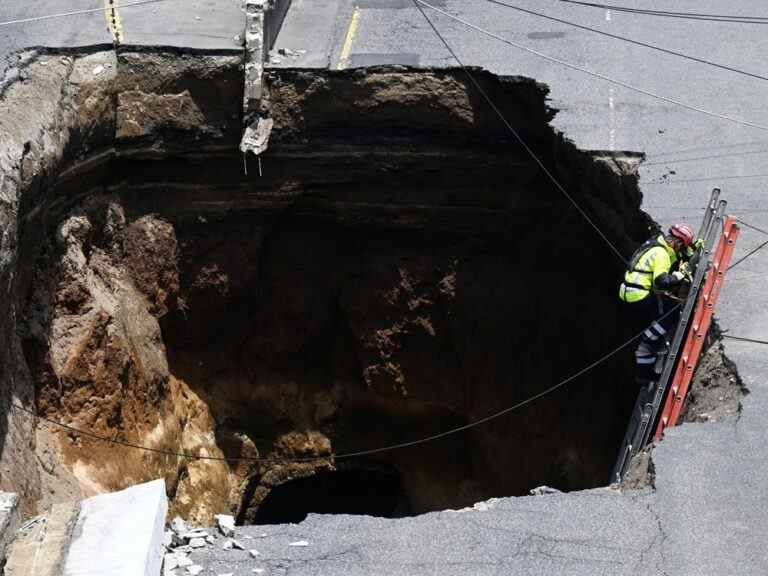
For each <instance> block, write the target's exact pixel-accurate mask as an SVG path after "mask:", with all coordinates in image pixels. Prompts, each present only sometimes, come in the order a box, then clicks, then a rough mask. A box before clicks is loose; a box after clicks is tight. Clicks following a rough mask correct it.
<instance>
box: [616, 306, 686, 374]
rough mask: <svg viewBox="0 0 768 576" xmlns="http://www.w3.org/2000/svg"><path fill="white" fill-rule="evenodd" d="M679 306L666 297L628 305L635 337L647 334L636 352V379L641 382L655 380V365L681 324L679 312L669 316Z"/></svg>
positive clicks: (628, 313) (626, 307)
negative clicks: (658, 355) (667, 342)
mask: <svg viewBox="0 0 768 576" xmlns="http://www.w3.org/2000/svg"><path fill="white" fill-rule="evenodd" d="M674 305H675V302H674V301H673V300H671V299H669V298H665V297H663V296H661V297H660V296H657V295H656V294H650V295H649V296H647V297H646V298H644V299H642V300H640V302H634V303H632V304H628V303H625V304H624V306H625V309H626V310H627V315H628V316H629V318H630V322H631V323H632V324H633V334H637V333H639V332H640V331H641V330H643V336H642V338H641V339H640V343H639V344H638V345H637V348H636V349H635V364H636V367H637V371H636V377H637V379H638V380H654V379H655V374H654V371H653V365H654V364H655V362H656V354H657V353H658V352H659V351H660V350H662V349H663V348H664V343H665V342H666V340H668V339H669V338H671V337H672V334H671V331H672V330H673V328H674V327H675V325H676V324H677V319H678V316H679V314H678V312H677V311H675V312H673V313H672V314H668V315H667V316H666V317H664V318H662V316H664V314H666V313H667V312H669V311H670V310H671V309H672V308H673V307H674Z"/></svg>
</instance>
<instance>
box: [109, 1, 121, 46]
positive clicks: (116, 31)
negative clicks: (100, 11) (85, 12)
mask: <svg viewBox="0 0 768 576" xmlns="http://www.w3.org/2000/svg"><path fill="white" fill-rule="evenodd" d="M104 15H105V17H106V19H107V28H108V29H109V32H110V34H112V38H113V39H114V41H115V42H116V43H118V44H120V43H122V42H123V41H124V40H125V38H124V36H123V23H122V20H121V19H120V14H119V12H118V11H117V0H104Z"/></svg>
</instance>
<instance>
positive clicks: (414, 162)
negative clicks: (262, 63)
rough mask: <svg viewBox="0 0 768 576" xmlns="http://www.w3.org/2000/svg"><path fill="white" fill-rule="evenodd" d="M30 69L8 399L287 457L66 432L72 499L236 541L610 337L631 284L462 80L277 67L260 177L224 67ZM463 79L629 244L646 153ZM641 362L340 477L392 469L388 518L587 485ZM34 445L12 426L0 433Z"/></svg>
mask: <svg viewBox="0 0 768 576" xmlns="http://www.w3.org/2000/svg"><path fill="white" fill-rule="evenodd" d="M41 58H42V60H41V61H40V62H39V63H37V64H32V65H30V68H29V70H28V78H29V81H28V82H25V83H22V84H20V85H14V86H12V87H11V88H9V90H8V92H7V94H6V97H5V99H4V100H3V101H2V105H3V106H5V107H6V108H8V107H11V106H13V105H15V106H16V109H17V112H18V110H19V109H20V110H25V111H28V112H29V115H25V114H19V115H17V116H14V117H15V118H20V120H19V121H18V123H17V124H18V125H14V126H10V127H9V126H0V128H2V135H3V136H4V138H5V140H6V141H7V143H6V144H5V145H6V146H7V147H8V150H10V151H9V152H8V155H9V157H11V158H13V159H14V161H13V162H10V164H9V173H13V174H14V179H10V178H9V180H8V182H12V183H13V186H14V188H13V192H14V202H15V204H13V209H12V210H11V209H8V210H6V209H5V208H4V205H1V204H0V219H4V220H3V221H4V222H5V221H6V220H7V221H8V222H9V223H12V225H13V227H14V228H13V229H14V234H15V236H14V238H15V240H14V244H12V245H11V244H5V243H4V244H2V245H0V263H2V265H3V267H0V275H2V277H1V278H0V279H4V283H3V284H2V289H3V290H9V291H10V292H9V294H11V293H12V294H13V295H14V297H13V299H12V300H13V308H12V312H11V309H10V308H8V309H6V308H2V309H0V344H3V343H7V344H8V346H7V347H3V348H2V350H3V351H4V352H3V353H4V354H6V362H5V363H4V364H2V366H4V368H3V370H5V372H7V373H9V374H12V375H13V377H14V378H15V381H16V382H17V388H18V391H17V392H14V394H17V396H16V397H17V398H20V399H21V400H20V401H21V402H23V403H24V404H25V405H28V406H35V407H36V408H37V409H38V410H39V411H40V412H41V413H42V414H44V415H46V416H49V417H51V418H54V419H56V420H59V421H62V422H65V423H67V424H70V425H72V426H75V427H77V428H83V429H88V430H90V431H93V432H95V433H98V434H100V435H103V436H106V437H110V438H118V439H120V440H124V441H128V442H134V443H138V444H142V445H146V446H150V447H154V448H159V449H163V450H170V451H185V452H187V453H192V454H196V455H200V456H212V457H215V458H220V457H222V456H226V457H228V458H246V459H248V458H255V457H269V458H276V459H278V462H273V463H266V464H255V463H253V462H248V461H239V462H229V463H224V462H221V461H218V460H189V459H183V458H179V457H176V456H164V455H160V454H153V453H145V452H140V451H136V450H130V449H127V448H120V447H116V446H114V445H109V444H104V443H100V442H96V441H93V440H89V439H86V438H82V437H79V436H78V435H76V434H74V433H67V432H62V431H59V432H56V434H57V436H58V440H59V446H58V450H59V453H60V458H61V459H62V464H63V465H64V466H65V467H66V470H67V474H66V479H63V480H62V483H64V484H66V485H67V486H70V487H74V486H75V484H76V487H77V489H79V490H82V491H83V492H84V493H87V492H88V491H98V490H112V489H117V488H121V487H124V486H126V485H128V484H131V483H135V482H140V481H143V480H147V479H150V478H153V477H157V476H162V477H165V479H166V481H167V486H168V490H169V495H170V496H171V497H172V501H173V511H172V512H176V513H181V514H183V515H185V516H187V517H188V518H190V519H192V520H193V521H195V522H198V523H207V522H209V521H210V520H211V516H212V514H213V513H216V512H226V511H230V512H232V513H236V514H237V515H238V516H239V517H240V518H241V520H244V521H249V520H253V519H254V518H255V517H256V515H257V513H258V506H259V504H260V503H261V502H263V501H264V500H265V499H266V498H267V497H268V496H269V494H270V493H271V491H272V490H273V489H274V488H275V487H278V486H282V485H284V484H287V483H289V482H291V481H292V480H296V479H299V478H305V477H309V476H312V475H315V474H317V475H318V477H320V476H322V477H325V476H323V474H325V473H326V472H332V471H334V470H336V469H337V468H339V467H340V465H339V463H338V462H334V461H333V459H332V458H331V457H330V455H331V453H334V452H335V453H338V452H346V451H355V450H359V449H366V448H371V447H379V446H383V445H388V444H394V443H398V442H403V441H408V440H411V439H414V438H419V437H423V436H428V435H431V434H436V433H439V432H442V431H444V430H446V429H448V428H452V427H456V426H460V425H463V424H466V423H467V422H470V421H473V420H476V419H478V418H481V417H483V416H485V415H487V414H489V413H492V412H495V411H497V410H498V409H500V408H502V407H505V406H510V405H512V404H515V403H517V402H519V401H520V400H523V399H525V398H528V397H530V396H532V395H535V394H536V393H538V392H540V391H542V390H543V389H545V388H547V387H549V386H552V385H553V384H555V383H556V382H558V381H560V380H561V379H563V378H565V377H567V376H569V375H570V374H572V373H574V372H576V371H577V370H580V369H582V368H583V367H584V366H585V365H586V364H588V363H589V362H591V361H594V360H595V359H597V358H599V357H600V356H601V355H602V354H604V353H605V351H606V350H609V349H612V348H613V347H615V346H616V345H618V344H619V343H621V342H623V341H624V340H626V338H627V336H628V335H627V334H625V333H624V332H623V330H622V328H621V326H622V323H621V322H619V321H618V315H619V313H620V312H619V308H618V302H617V300H616V298H615V286H616V280H617V278H618V277H619V275H620V273H621V267H622V266H621V263H619V262H617V261H616V259H615V258H614V257H613V255H612V254H611V253H610V251H609V250H608V249H607V248H606V247H605V245H604V244H603V243H602V241H601V239H600V238H599V237H598V236H596V235H595V233H594V231H593V230H592V229H591V228H590V227H589V226H588V225H587V224H585V223H584V221H583V219H582V218H581V217H580V216H579V214H578V213H576V212H575V211H574V210H573V208H572V206H571V205H570V204H569V203H568V202H567V201H566V200H565V199H564V198H563V197H562V195H561V194H559V193H558V192H557V190H555V189H553V187H552V185H551V183H550V182H549V181H548V179H547V178H546V176H545V175H544V174H543V173H542V171H541V170H540V169H539V168H538V167H537V166H536V165H535V164H534V163H533V162H532V161H531V160H530V158H529V157H528V156H527V155H526V153H525V152H524V151H523V150H522V149H521V148H520V147H519V145H518V144H517V143H516V142H515V141H514V140H513V139H511V138H510V137H509V135H508V134H507V133H506V132H505V130H504V128H503V127H502V126H500V125H499V123H498V121H497V120H496V118H495V117H494V115H493V113H492V112H491V111H490V110H488V108H487V106H486V105H485V104H484V102H483V101H482V99H481V98H480V97H479V95H478V93H477V91H476V90H475V89H474V88H472V86H471V85H468V84H467V81H466V79H465V77H464V76H463V75H462V74H461V72H460V71H456V70H426V71H424V70H422V71H411V70H405V69H396V70H393V69H386V68H384V69H374V70H369V71H367V72H361V71H345V72H331V71H317V72H311V73H310V72H306V71H296V70H283V71H273V72H270V75H269V76H268V78H267V85H266V86H265V93H266V98H265V101H264V106H265V108H264V113H266V114H269V115H270V116H271V117H272V118H273V120H274V121H275V129H274V133H273V136H272V140H271V143H270V149H269V151H268V152H267V153H266V154H265V155H264V156H263V157H262V166H263V176H261V177H259V176H258V175H257V174H258V170H257V169H256V167H255V165H253V160H252V159H251V162H252V165H251V170H250V176H246V175H245V174H244V171H243V159H242V157H241V156H240V155H239V154H238V153H237V152H236V146H237V142H238V140H239V136H240V129H241V127H240V118H239V113H238V111H239V110H240V105H241V96H242V94H241V82H242V74H241V71H240V70H239V64H240V62H239V57H232V56H219V57H216V56H198V57H192V56H187V55H181V56H180V55H178V54H150V53H131V52H121V53H120V56H119V58H117V59H116V58H115V56H114V54H111V53H110V54H106V53H101V54H91V55H86V56H75V57H71V58H67V59H62V58H61V57H60V56H58V55H57V56H43V57H41ZM102 61H109V62H110V63H111V64H112V66H111V67H110V68H108V69H107V70H108V71H105V72H104V73H103V74H101V75H99V76H98V77H94V76H93V75H92V74H91V72H90V71H91V70H93V67H94V66H95V65H96V64H98V63H101V62H102ZM477 78H478V79H479V81H480V82H481V84H482V85H483V87H484V90H486V92H488V93H489V94H490V95H491V97H492V98H493V99H494V101H496V102H499V103H500V106H501V107H502V110H503V112H504V113H505V115H506V116H507V117H508V118H509V119H510V121H511V122H513V123H514V124H515V125H516V126H517V127H518V128H519V130H520V131H521V132H522V133H523V135H524V137H525V138H526V140H527V142H529V143H530V145H532V146H533V147H534V149H535V150H536V152H537V154H538V155H539V156H540V157H541V158H542V159H543V161H544V162H545V163H546V165H547V167H548V169H549V170H550V171H552V172H553V173H555V174H556V175H557V177H558V179H559V180H560V182H562V183H563V185H565V187H566V188H568V190H569V191H570V192H571V193H572V194H574V195H575V197H576V198H577V199H578V201H579V202H580V204H581V205H582V206H584V207H585V209H587V210H588V211H589V212H590V214H591V216H592V217H593V218H594V219H595V220H596V221H597V222H598V224H599V226H600V228H601V229H602V230H603V231H605V233H606V234H608V236H609V237H610V238H611V240H612V241H613V242H614V243H615V244H616V245H618V246H619V247H620V248H621V249H622V250H624V252H625V253H628V252H629V251H630V247H631V246H633V245H635V244H636V243H637V242H638V241H639V240H640V239H642V238H644V237H645V236H646V235H647V233H648V220H647V218H646V216H645V215H644V214H642V213H641V212H640V211H639V209H638V207H639V205H640V199H641V198H640V193H639V191H638V190H637V176H636V173H635V168H636V165H637V160H638V158H639V157H638V155H632V154H608V153H586V152H583V151H579V150H577V149H576V148H575V147H574V146H573V145H572V144H571V143H569V142H568V141H566V140H564V139H563V137H562V136H561V135H560V134H557V133H556V132H555V131H554V130H552V128H551V127H550V126H549V124H548V122H549V120H550V119H551V118H552V116H553V115H554V111H553V110H551V109H550V108H548V107H547V105H546V88H545V87H543V86H541V85H538V84H536V83H535V82H533V81H531V80H527V79H522V78H498V77H496V76H493V75H491V74H488V73H485V72H482V71H478V72H477ZM8 114H9V112H6V111H4V112H3V117H6V116H8ZM43 119H47V120H43ZM372 119H373V120H372ZM41 122H42V123H43V124H42V125H41V124H40V123H41ZM45 122H47V123H45ZM0 141H3V140H2V139H0ZM1 158H4V157H0V159H1ZM14 162H15V163H14ZM11 167H13V168H12V169H11ZM4 182H5V181H4ZM9 185H10V184H9ZM596 258H597V259H599V260H600V261H602V262H604V263H605V265H604V266H601V267H599V268H598V269H596V270H595V271H594V272H593V273H590V274H588V275H585V274H584V268H583V262H585V261H594V260H595V259H596ZM564 278H565V279H567V283H566V285H565V286H564V285H563V279H564ZM11 279H12V281H11ZM6 286H10V288H6ZM564 291H565V292H567V297H565V296H564V294H565V292H564ZM3 302H5V300H3V299H0V303H2V305H3V306H10V304H5V303H3ZM631 369H632V356H631V353H630V352H628V353H627V354H626V355H625V356H620V357H619V356H617V357H615V358H612V359H611V360H610V361H609V362H606V363H605V364H603V365H601V367H600V368H599V369H597V370H594V371H592V372H590V373H589V374H588V375H585V376H584V377H581V378H579V379H578V380H576V381H574V382H572V383H571V384H569V386H567V387H565V388H563V389H562V390H560V391H558V392H557V393H555V394H552V395H550V396H548V397H547V398H546V401H539V402H536V403H532V404H530V405H528V406H526V407H525V408H524V409H521V410H518V411H516V412H514V413H512V414H511V415H509V416H507V417H505V418H501V419H497V420H494V421H493V422H490V423H488V424H486V425H483V426H482V427H477V428H473V429H471V430H470V431H468V432H466V433H463V434H457V435H453V436H448V437H445V438H443V439H441V440H439V441H436V442H433V443H430V444H427V445H424V446H421V447H417V448H409V449H404V450H398V451H392V452H385V453H381V454H378V455H376V456H375V457H372V458H364V459H363V458H359V459H352V460H350V461H347V462H346V463H345V464H344V466H345V472H350V471H354V470H355V469H359V470H365V471H366V473H368V472H371V471H386V473H387V474H396V475H397V476H398V485H399V486H401V487H402V490H403V491H404V492H405V493H406V495H407V498H403V499H400V500H399V502H398V503H397V506H398V510H399V513H415V512H423V511H428V510H435V509H439V508H444V507H452V508H461V507H463V506H466V505H469V504H472V503H473V502H475V501H477V500H480V499H484V498H489V497H492V496H501V495H514V494H527V493H528V490H529V489H530V488H531V487H532V486H540V485H548V486H553V487H556V488H560V489H578V488H586V487H592V486H598V485H602V484H603V483H604V482H605V479H606V478H607V477H608V473H609V470H610V468H611V466H612V465H613V460H614V458H615V454H616V450H617V449H618V443H619V440H620V438H621V435H622V434H623V432H624V425H625V423H626V417H627V414H628V412H629V410H630V408H631V404H632V402H633V401H634V398H631V397H630V387H628V386H627V381H628V380H631V376H630V377H628V376H627V375H628V374H631ZM8 401H9V398H8V397H5V396H4V397H3V398H2V402H3V408H4V409H5V408H6V407H7V404H8ZM31 426H32V424H31V423H30V422H26V421H25V422H24V423H18V424H17V423H13V422H12V423H11V425H9V426H6V429H3V438H2V442H3V443H6V444H8V443H10V442H11V441H12V440H13V439H14V438H16V439H18V438H19V437H26V438H29V437H30V436H29V435H27V436H25V434H27V433H28V432H29V431H30V427H31ZM9 445H10V444H9ZM31 450H32V451H33V452H34V450H35V447H34V445H32V446H31ZM46 450H47V449H46ZM16 456H18V458H17V459H15V460H14V459H13V458H14V457H16ZM307 456H311V457H316V458H317V460H314V461H312V462H311V463H307V462H298V463H297V462H293V463H291V462H288V461H279V459H280V458H289V457H307ZM3 458H4V459H5V460H4V462H7V464H8V467H7V468H6V469H4V470H3V476H1V477H0V485H2V486H6V485H19V483H20V482H21V480H20V479H21V478H24V477H28V478H29V480H28V483H29V486H28V488H27V489H25V498H26V500H27V501H28V502H31V503H34V502H36V501H38V499H39V497H40V489H41V488H40V487H41V483H40V471H39V468H38V464H37V463H36V462H31V463H30V462H29V461H28V460H25V459H24V457H23V454H21V453H17V454H16V455H15V456H14V453H13V452H12V451H6V452H4V454H3ZM320 473H322V474H320ZM371 473H373V472H371ZM35 475H36V476H35ZM73 479H74V480H75V482H74V483H73ZM73 489H74V488H73ZM406 500H407V502H408V506H407V507H406V508H404V507H403V502H405V501H406Z"/></svg>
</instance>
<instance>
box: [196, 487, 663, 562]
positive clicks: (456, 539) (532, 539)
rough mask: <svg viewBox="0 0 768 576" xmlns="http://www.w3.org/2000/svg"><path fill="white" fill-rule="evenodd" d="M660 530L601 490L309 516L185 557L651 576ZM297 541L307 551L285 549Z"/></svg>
mask: <svg viewBox="0 0 768 576" xmlns="http://www.w3.org/2000/svg"><path fill="white" fill-rule="evenodd" d="M659 526H660V523H659V520H658V518H657V516H656V515H655V513H654V512H653V511H652V508H651V507H650V506H649V493H636V494H634V495H631V496H622V495H621V494H620V493H618V492H616V491H613V490H609V489H599V490H590V491H585V492H580V493H578V494H548V495H545V496H530V497H526V498H502V499H493V500H489V501H487V502H482V503H479V504H476V505H475V506H474V507H473V508H467V509H463V510H458V511H443V512H436V513H431V514H424V515H422V516H417V517H411V518H403V519H398V520H387V519H377V518H371V517H365V516H348V515H336V516H322V515H314V514H312V515H310V516H309V517H307V519H306V520H305V521H304V522H302V523H301V524H291V525H277V526H244V527H239V528H238V529H237V534H236V539H237V540H238V541H239V542H241V543H242V544H243V546H244V547H245V548H246V550H224V549H223V548H222V544H223V539H221V538H219V539H218V540H217V542H216V544H214V545H212V546H208V547H206V548H203V549H199V550H196V551H194V552H193V553H192V555H191V558H192V560H193V561H195V563H197V564H199V565H201V566H203V567H204V568H205V570H206V571H205V572H204V573H211V574H228V573H232V574H233V575H234V576H245V575H249V576H250V575H253V574H254V573H257V572H254V571H253V570H254V569H256V570H259V569H262V570H264V572H263V574H272V575H279V576H318V575H327V574H374V573H381V574H399V575H414V576H422V575H423V574H441V575H445V576H451V575H457V576H458V575H466V574H519V575H531V576H533V575H537V576H538V575H541V574H559V575H563V576H577V575H582V574H591V575H604V576H609V575H618V574H641V573H642V574H654V573H660V572H658V571H657V568H658V567H659V566H660V565H661V564H662V550H663V542H664V535H663V533H662V532H661V531H660V528H659ZM302 540H304V541H306V542H307V543H308V545H307V546H305V547H294V546H290V543H291V542H296V541H302ZM249 549H253V550H256V551H257V552H258V553H259V554H258V556H256V557H255V558H254V557H252V556H251V555H250V553H249V552H248V550H249Z"/></svg>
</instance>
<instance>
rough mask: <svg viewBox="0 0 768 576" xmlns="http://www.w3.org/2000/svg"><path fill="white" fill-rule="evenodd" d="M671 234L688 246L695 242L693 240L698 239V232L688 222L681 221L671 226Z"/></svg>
mask: <svg viewBox="0 0 768 576" xmlns="http://www.w3.org/2000/svg"><path fill="white" fill-rule="evenodd" d="M669 235H670V236H674V237H675V238H677V239H678V240H680V241H681V242H682V243H683V246H685V247H686V248H687V247H688V246H690V245H691V244H693V241H694V240H695V239H696V233H695V232H694V231H693V228H691V227H690V226H689V225H688V224H684V223H679V222H678V223H677V224H673V225H672V226H671V227H670V228H669Z"/></svg>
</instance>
